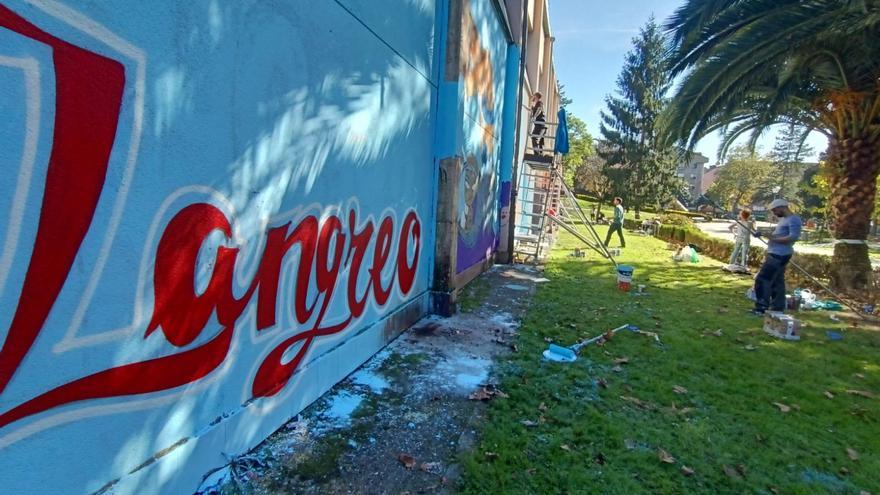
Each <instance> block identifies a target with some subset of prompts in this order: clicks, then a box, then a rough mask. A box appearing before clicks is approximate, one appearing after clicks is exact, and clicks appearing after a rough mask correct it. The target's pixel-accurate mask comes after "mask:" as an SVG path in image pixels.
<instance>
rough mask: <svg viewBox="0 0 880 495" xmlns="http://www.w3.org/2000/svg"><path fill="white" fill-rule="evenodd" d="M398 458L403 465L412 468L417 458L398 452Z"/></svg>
mask: <svg viewBox="0 0 880 495" xmlns="http://www.w3.org/2000/svg"><path fill="white" fill-rule="evenodd" d="M397 460H398V461H400V463H401V464H403V467H405V468H407V469H412V468H413V467H415V465H416V459H415V458H414V457H413V456H411V455H408V454H404V453H400V454H397Z"/></svg>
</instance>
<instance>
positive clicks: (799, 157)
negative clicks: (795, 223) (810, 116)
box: [770, 124, 813, 199]
mask: <svg viewBox="0 0 880 495" xmlns="http://www.w3.org/2000/svg"><path fill="white" fill-rule="evenodd" d="M806 132H808V131H806V130H805V129H803V128H800V127H798V126H796V125H794V124H789V125H787V126H785V127H783V128H782V132H780V133H779V136H777V138H776V144H775V145H774V146H773V151H772V152H771V153H770V156H771V157H772V158H773V165H774V166H775V168H776V174H777V175H778V177H776V180H775V181H773V182H774V183H773V184H772V186H773V190H774V192H775V194H774V195H775V196H776V197H778V198H786V199H794V198H795V197H796V196H797V193H798V184H799V183H800V181H801V179H802V178H803V176H804V172H805V167H804V164H803V158H804V157H806V156H810V155H812V154H813V148H812V147H811V146H810V145H808V144H805V143H804V139H805V138H806V134H805V133H806ZM776 187H778V188H779V189H778V190H777V189H776Z"/></svg>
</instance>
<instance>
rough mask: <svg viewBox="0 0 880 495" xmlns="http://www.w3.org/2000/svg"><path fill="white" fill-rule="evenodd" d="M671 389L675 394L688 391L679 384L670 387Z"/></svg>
mask: <svg viewBox="0 0 880 495" xmlns="http://www.w3.org/2000/svg"><path fill="white" fill-rule="evenodd" d="M672 391H673V392H675V393H677V394H686V393H688V389H686V388H684V387H682V386H681V385H676V386H674V387H672Z"/></svg>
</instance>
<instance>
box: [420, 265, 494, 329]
mask: <svg viewBox="0 0 880 495" xmlns="http://www.w3.org/2000/svg"><path fill="white" fill-rule="evenodd" d="M494 265H495V255H492V256H490V257H489V258H487V259H485V260H483V261H481V262H479V263H475V264H473V265H471V267H470V268H467V269H466V270H464V271H463V272H461V273H459V274H456V275H455V277H454V282H453V288H452V289H451V290H448V291H432V292H431V312H432V313H433V314H436V315H440V316H443V317H449V316H452V315H454V314H455V313H457V312H458V297H459V294H460V293H461V291H462V289H464V288H465V286H466V285H467V284H469V283H471V281H473V280H474V279H475V278H477V277H478V276H479V275H480V274H481V273H483V272H485V271H486V270H488V269H490V268H492V266H494Z"/></svg>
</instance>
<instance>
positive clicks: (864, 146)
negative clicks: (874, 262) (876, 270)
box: [828, 138, 880, 289]
mask: <svg viewBox="0 0 880 495" xmlns="http://www.w3.org/2000/svg"><path fill="white" fill-rule="evenodd" d="M877 144H878V143H877V141H876V140H870V139H867V138H861V139H841V140H832V141H831V143H830V144H829V148H828V149H829V156H828V158H829V163H830V165H831V172H832V173H831V178H830V184H829V185H830V186H831V194H830V196H829V198H828V212H829V217H830V219H831V231H832V232H833V233H834V237H835V238H836V239H838V240H839V241H843V242H838V243H837V244H835V245H834V257H833V258H832V260H831V284H832V285H833V286H834V287H836V288H839V289H865V288H867V287H868V286H869V284H870V283H871V260H870V258H869V257H868V245H867V244H865V243H864V242H862V243H857V242H853V241H865V240H867V238H868V230H869V228H870V224H871V215H872V214H873V210H874V196H875V195H876V194H877V174H878V172H880V156H878V149H877Z"/></svg>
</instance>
